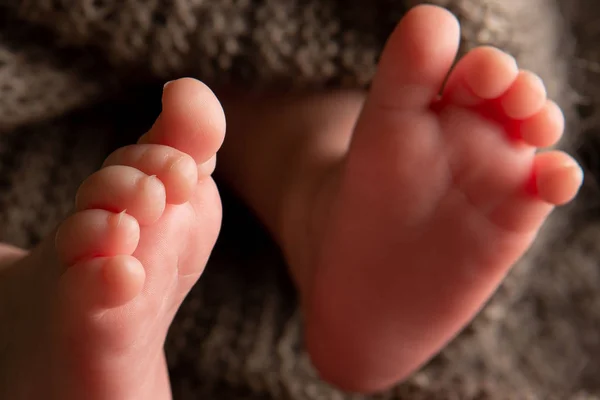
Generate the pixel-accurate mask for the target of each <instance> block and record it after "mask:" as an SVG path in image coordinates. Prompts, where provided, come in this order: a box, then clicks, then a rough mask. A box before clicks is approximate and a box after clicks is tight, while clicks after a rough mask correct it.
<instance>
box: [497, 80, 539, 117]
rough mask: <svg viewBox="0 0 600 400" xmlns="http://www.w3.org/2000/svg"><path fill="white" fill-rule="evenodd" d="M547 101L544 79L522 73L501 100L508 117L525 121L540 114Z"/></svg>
mask: <svg viewBox="0 0 600 400" xmlns="http://www.w3.org/2000/svg"><path fill="white" fill-rule="evenodd" d="M546 99H547V96H546V87H545V86H544V82H543V81H542V79H541V78H540V77H539V76H537V75H536V74H534V73H532V72H529V71H521V72H519V76H517V79H515V81H514V82H513V84H512V85H511V87H510V88H509V89H508V90H507V91H506V93H504V94H503V95H502V97H501V98H500V99H499V100H500V105H501V107H502V110H503V111H504V113H505V114H506V116H507V117H509V118H512V119H515V120H523V119H525V118H529V117H531V116H533V115H534V114H536V113H538V112H539V111H540V110H541V109H542V108H543V107H544V104H546Z"/></svg>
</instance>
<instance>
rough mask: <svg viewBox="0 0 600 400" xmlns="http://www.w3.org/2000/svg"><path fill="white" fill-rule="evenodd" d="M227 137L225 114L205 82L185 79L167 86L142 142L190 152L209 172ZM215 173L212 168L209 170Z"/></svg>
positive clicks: (202, 170)
mask: <svg viewBox="0 0 600 400" xmlns="http://www.w3.org/2000/svg"><path fill="white" fill-rule="evenodd" d="M224 137H225V114H224V112H223V108H222V107H221V104H220V102H219V101H218V100H217V98H216V96H215V95H214V93H213V92H212V91H211V90H210V88H208V86H206V85H205V84H204V83H202V82H200V81H198V80H196V79H192V78H182V79H178V80H176V81H172V82H169V83H168V84H166V85H165V88H164V90H163V97H162V112H161V114H160V116H159V117H158V119H157V120H156V123H155V124H154V126H153V127H152V128H151V129H150V131H149V132H148V133H147V134H145V135H144V136H143V137H142V139H140V142H142V143H154V144H162V145H166V146H170V147H173V148H175V149H177V150H179V151H182V152H184V153H187V154H189V155H190V156H192V158H194V160H195V161H196V163H197V164H198V165H199V166H200V167H201V168H200V169H199V172H201V173H202V172H206V171H205V170H206V168H202V166H203V165H206V164H208V165H212V164H213V163H214V156H215V153H216V152H217V150H218V149H219V148H220V147H221V144H222V143H223V139H224ZM209 172H212V171H209Z"/></svg>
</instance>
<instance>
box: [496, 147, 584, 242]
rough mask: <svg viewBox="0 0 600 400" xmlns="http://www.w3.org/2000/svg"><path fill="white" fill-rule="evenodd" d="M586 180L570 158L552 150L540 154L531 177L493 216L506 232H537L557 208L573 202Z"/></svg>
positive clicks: (535, 161) (501, 204)
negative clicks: (555, 207)
mask: <svg viewBox="0 0 600 400" xmlns="http://www.w3.org/2000/svg"><path fill="white" fill-rule="evenodd" d="M582 181H583V172H582V170H581V168H580V167H579V165H578V164H577V163H576V162H575V160H573V159H572V158H571V157H570V156H568V155H567V154H565V153H563V152H559V151H552V152H547V153H541V154H538V155H536V157H535V159H534V162H533V168H532V173H531V178H530V179H529V181H527V182H525V183H524V184H523V185H522V186H521V187H519V188H518V189H517V190H516V191H515V192H514V193H513V194H512V195H510V196H508V197H507V198H506V199H505V200H504V201H503V202H502V203H500V205H499V206H498V207H497V208H495V209H494V210H492V211H491V212H490V214H489V218H490V220H491V221H492V222H493V223H495V224H496V225H498V226H500V227H501V228H503V229H506V230H509V231H513V232H522V233H532V232H535V231H537V230H538V229H539V228H540V226H541V224H542V223H543V222H544V220H545V218H546V217H547V216H548V214H550V212H551V211H552V209H553V208H554V206H557V205H563V204H566V203H568V202H569V201H571V200H573V198H574V197H575V196H576V195H577V192H578V190H579V187H580V186H581V183H582Z"/></svg>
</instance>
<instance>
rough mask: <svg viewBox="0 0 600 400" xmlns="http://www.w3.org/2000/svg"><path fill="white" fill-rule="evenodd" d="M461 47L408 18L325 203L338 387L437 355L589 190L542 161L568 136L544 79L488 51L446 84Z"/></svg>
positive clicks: (320, 269) (325, 318)
mask: <svg viewBox="0 0 600 400" xmlns="http://www.w3.org/2000/svg"><path fill="white" fill-rule="evenodd" d="M458 38H459V27H458V23H457V21H456V19H455V18H454V17H452V16H451V15H450V14H449V13H448V12H446V11H445V10H443V9H441V8H437V7H433V6H420V7H417V8H415V9H413V10H412V11H411V12H409V13H408V15H407V16H406V17H405V19H404V20H403V21H402V22H401V23H400V25H399V26H398V28H397V29H396V31H395V32H394V33H393V35H392V37H391V38H390V40H389V42H388V44H387V47H386V49H385V51H384V53H383V56H382V59H381V62H380V67H379V71H378V74H377V76H376V78H375V80H374V82H373V85H372V88H371V92H370V95H369V97H368V99H367V101H366V103H365V105H364V108H363V111H362V114H361V116H360V118H359V121H358V123H357V125H356V128H355V131H354V135H353V139H352V143H351V145H350V149H349V152H348V155H347V157H346V159H345V161H344V163H343V165H341V166H340V168H339V169H338V170H337V171H335V172H334V173H332V174H331V176H330V177H329V180H328V181H326V184H325V185H324V186H323V190H324V192H322V193H321V194H322V196H321V197H320V198H318V199H321V200H317V201H322V204H323V212H321V213H320V214H318V215H316V216H315V220H314V231H316V232H320V235H318V236H316V237H315V239H314V240H315V243H316V244H315V248H316V249H317V251H316V252H315V253H314V259H315V261H316V264H317V267H316V270H315V271H316V272H315V275H316V276H315V277H314V280H313V281H312V287H311V291H310V296H309V299H308V300H307V305H306V307H307V311H306V314H307V315H306V318H307V345H308V348H309V351H310V354H311V356H312V359H313V361H314V363H315V365H316V367H317V368H318V369H319V371H320V372H321V374H322V376H323V377H324V378H326V379H327V380H329V381H331V382H332V383H334V384H337V385H339V386H341V387H342V388H344V389H348V390H355V391H366V392H371V391H377V390H380V389H384V388H386V387H389V386H390V385H392V384H394V383H395V382H397V381H399V380H401V379H403V378H405V377H406V376H407V375H408V374H410V373H411V372H412V371H414V370H415V369H416V368H418V367H419V366H420V365H422V364H423V363H425V362H426V361H427V360H428V359H429V358H431V357H432V356H433V355H434V354H435V353H436V352H437V351H438V350H439V349H440V348H441V347H443V346H444V345H445V344H446V343H447V342H448V341H449V340H451V339H452V337H453V336H454V335H455V334H456V333H457V332H458V331H459V330H460V329H461V328H462V327H463V326H464V325H465V324H466V323H467V322H468V321H469V320H470V319H471V318H473V316H474V314H475V313H476V312H477V311H478V310H479V309H480V308H481V307H482V305H483V304H484V302H485V301H486V300H487V299H488V298H489V297H490V295H491V294H492V293H493V292H494V290H495V289H496V288H497V286H498V285H499V283H500V282H501V280H502V278H503V277H504V276H505V275H506V273H507V272H508V271H509V269H510V267H511V266H512V265H513V264H514V263H515V262H516V261H517V260H518V259H519V258H520V257H521V256H522V255H523V253H524V252H525V251H526V250H527V248H528V247H529V246H530V244H531V243H532V241H533V240H534V238H535V236H536V233H537V231H538V229H539V228H540V226H541V225H542V223H543V222H544V220H545V218H546V217H547V216H548V214H549V213H550V212H551V210H552V208H553V206H555V205H560V204H563V203H566V202H568V201H570V200H571V199H572V198H573V197H574V196H575V194H576V192H577V190H578V188H579V186H580V184H581V181H582V172H581V169H580V168H579V166H578V165H577V164H576V162H575V161H574V160H573V159H571V158H570V157H569V156H567V155H566V154H564V153H562V152H557V151H551V152H546V153H541V154H538V153H536V148H538V147H546V146H551V145H553V144H554V143H555V142H556V141H557V140H558V139H559V137H560V135H561V133H562V129H563V116H562V113H561V111H560V109H559V108H558V107H557V106H556V104H555V103H553V102H551V101H549V100H547V99H546V93H545V88H544V86H543V84H542V82H541V81H540V79H539V78H538V77H537V76H535V75H534V74H532V73H529V72H526V71H519V70H518V68H517V65H516V63H515V60H514V59H513V58H512V57H510V56H508V55H506V54H504V53H502V52H500V51H499V50H496V49H493V48H488V47H482V48H478V49H475V50H473V51H471V52H470V53H469V54H468V55H466V56H465V57H464V58H463V59H462V60H460V61H459V62H458V64H457V65H456V66H455V67H454V68H453V70H452V72H451V73H450V74H449V76H448V73H449V71H450V68H451V66H452V64H453V61H454V58H455V56H456V53H457V48H458ZM446 78H448V79H447V80H446ZM444 82H446V85H445V88H444V90H443V92H442V95H441V97H440V96H438V94H439V93H440V88H441V87H442V84H443V83H444ZM432 104H433V106H432ZM315 209H318V208H315ZM317 240H318V241H317Z"/></svg>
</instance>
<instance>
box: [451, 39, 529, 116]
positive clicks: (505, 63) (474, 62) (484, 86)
mask: <svg viewBox="0 0 600 400" xmlns="http://www.w3.org/2000/svg"><path fill="white" fill-rule="evenodd" d="M518 74H519V69H518V67H517V62H516V61H515V59H514V58H513V57H512V56H510V55H509V54H507V53H505V52H503V51H501V50H499V49H496V48H494V47H488V46H482V47H478V48H475V49H473V50H471V51H470V52H469V53H468V54H467V55H465V56H464V57H463V58H462V59H460V60H459V61H458V63H457V64H456V66H455V67H454V69H453V70H452V72H451V73H450V76H449V77H448V80H447V83H446V86H445V88H444V92H443V97H442V100H443V102H444V103H452V104H455V105H458V106H463V107H472V106H477V105H480V104H482V103H483V102H485V101H486V100H492V99H496V98H498V97H500V96H501V95H502V94H504V93H505V92H506V91H507V90H508V89H509V88H510V87H511V85H513V83H514V82H515V80H516V79H517V76H518Z"/></svg>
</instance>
